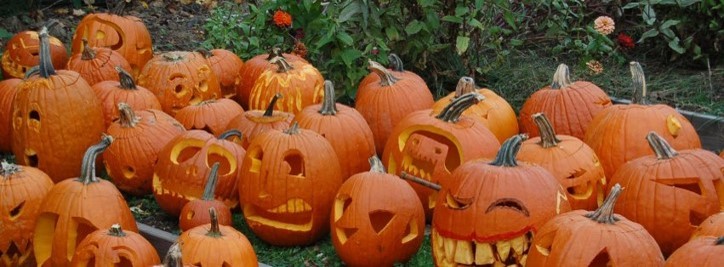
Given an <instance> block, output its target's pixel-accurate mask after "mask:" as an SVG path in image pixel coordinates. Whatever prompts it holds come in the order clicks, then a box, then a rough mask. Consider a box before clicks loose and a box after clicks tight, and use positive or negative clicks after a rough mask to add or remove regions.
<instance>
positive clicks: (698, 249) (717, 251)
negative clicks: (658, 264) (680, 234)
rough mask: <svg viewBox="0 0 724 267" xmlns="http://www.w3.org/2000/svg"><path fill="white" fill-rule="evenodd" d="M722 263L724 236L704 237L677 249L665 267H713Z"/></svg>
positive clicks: (723, 258) (723, 260)
mask: <svg viewBox="0 0 724 267" xmlns="http://www.w3.org/2000/svg"><path fill="white" fill-rule="evenodd" d="M722 262H724V236H704V237H701V238H698V239H694V240H691V241H689V242H687V243H686V244H684V245H683V246H681V248H679V249H677V250H676V251H675V252H674V253H673V254H671V256H669V258H668V259H666V265H665V266H667V267H677V266H701V267H715V266H719V265H721V263H722Z"/></svg>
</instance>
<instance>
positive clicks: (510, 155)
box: [489, 134, 528, 167]
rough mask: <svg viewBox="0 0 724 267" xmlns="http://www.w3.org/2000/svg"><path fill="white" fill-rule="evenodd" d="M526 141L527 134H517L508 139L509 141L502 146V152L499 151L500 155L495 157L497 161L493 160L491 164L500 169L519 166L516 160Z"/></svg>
mask: <svg viewBox="0 0 724 267" xmlns="http://www.w3.org/2000/svg"><path fill="white" fill-rule="evenodd" d="M526 139H528V135H527V134H517V135H513V136H512V137H510V138H508V140H505V142H503V144H502V145H500V150H498V154H497V155H495V160H493V161H492V162H490V163H489V164H490V165H493V166H498V167H515V166H518V161H517V160H516V159H515V157H516V156H517V155H518V151H519V150H520V145H521V144H522V143H523V141H525V140H526Z"/></svg>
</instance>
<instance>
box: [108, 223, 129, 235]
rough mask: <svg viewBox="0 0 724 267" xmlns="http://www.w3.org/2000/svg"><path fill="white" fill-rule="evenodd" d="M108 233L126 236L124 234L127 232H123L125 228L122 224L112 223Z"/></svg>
mask: <svg viewBox="0 0 724 267" xmlns="http://www.w3.org/2000/svg"><path fill="white" fill-rule="evenodd" d="M108 235H110V236H116V237H124V236H126V233H124V232H123V229H121V225H120V224H114V225H111V228H110V229H108Z"/></svg>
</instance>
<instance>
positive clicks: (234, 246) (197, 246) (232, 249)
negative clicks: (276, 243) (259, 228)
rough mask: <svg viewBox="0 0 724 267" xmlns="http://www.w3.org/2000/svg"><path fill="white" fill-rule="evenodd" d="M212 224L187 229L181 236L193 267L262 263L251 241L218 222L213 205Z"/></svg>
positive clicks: (182, 246)
mask: <svg viewBox="0 0 724 267" xmlns="http://www.w3.org/2000/svg"><path fill="white" fill-rule="evenodd" d="M208 212H209V217H211V223H208V224H204V225H201V226H196V227H194V228H191V229H190V230H188V231H184V232H183V233H182V234H181V236H179V238H178V242H179V243H180V244H181V251H182V253H183V260H184V261H185V262H188V263H190V264H191V265H193V266H252V267H253V266H259V262H257V258H256V253H255V252H254V248H253V247H252V246H251V243H249V240H248V239H247V238H246V236H244V234H242V233H241V232H239V231H237V230H236V229H234V227H231V226H226V225H219V220H218V217H217V215H216V210H215V209H214V208H210V209H208Z"/></svg>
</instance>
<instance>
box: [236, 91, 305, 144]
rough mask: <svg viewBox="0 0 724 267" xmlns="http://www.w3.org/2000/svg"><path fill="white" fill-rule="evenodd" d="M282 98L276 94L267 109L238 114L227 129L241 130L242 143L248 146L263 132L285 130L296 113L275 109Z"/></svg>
mask: <svg viewBox="0 0 724 267" xmlns="http://www.w3.org/2000/svg"><path fill="white" fill-rule="evenodd" d="M280 98H282V95H281V94H276V95H274V96H273V97H272V98H271V100H270V101H269V105H268V106H267V107H266V110H247V111H245V112H244V113H241V114H239V115H236V117H233V118H232V119H231V121H230V122H229V125H227V126H226V129H227V130H234V129H236V130H239V131H240V132H241V134H242V137H241V145H242V146H243V147H244V148H248V147H249V144H251V140H254V138H256V137H257V136H258V135H260V134H261V133H263V132H265V131H267V130H270V129H276V130H285V129H287V128H289V126H290V125H291V124H292V121H293V120H294V114H293V113H289V112H284V111H279V110H274V106H275V105H276V102H277V100H279V99H280Z"/></svg>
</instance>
